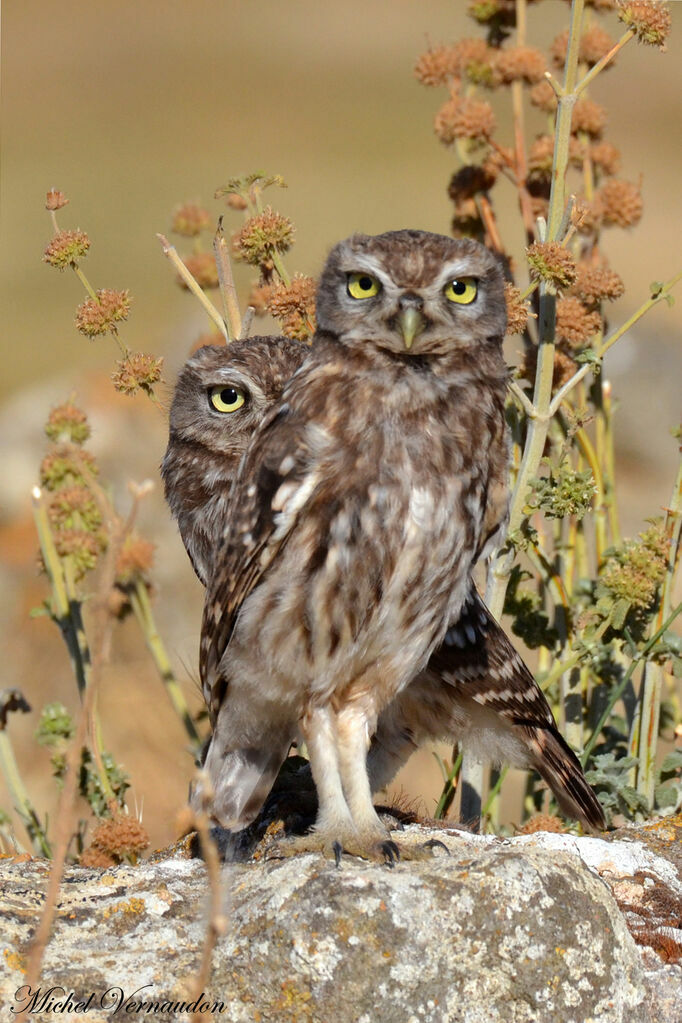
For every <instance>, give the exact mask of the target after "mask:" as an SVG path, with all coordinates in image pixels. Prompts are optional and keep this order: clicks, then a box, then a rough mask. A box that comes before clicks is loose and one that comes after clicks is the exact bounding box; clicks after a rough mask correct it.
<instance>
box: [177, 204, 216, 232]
mask: <svg viewBox="0 0 682 1023" xmlns="http://www.w3.org/2000/svg"><path fill="white" fill-rule="evenodd" d="M210 226H211V215H210V213H209V212H208V210H205V209H204V208H203V206H199V205H198V204H197V203H195V202H186V203H183V205H182V206H177V207H176V208H175V209H174V210H173V219H172V221H171V231H174V232H175V234H181V235H183V236H184V237H185V238H196V236H197V235H199V234H201V232H202V231H205V230H206V229H207V228H208V227H210Z"/></svg>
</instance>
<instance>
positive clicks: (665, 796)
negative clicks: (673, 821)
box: [654, 785, 680, 807]
mask: <svg viewBox="0 0 682 1023" xmlns="http://www.w3.org/2000/svg"><path fill="white" fill-rule="evenodd" d="M654 798H655V801H656V806H658V807H664V806H676V805H677V800H678V799H679V798H680V793H679V789H678V788H677V786H676V785H657V786H656V789H655V791H654Z"/></svg>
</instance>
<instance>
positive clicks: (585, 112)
mask: <svg viewBox="0 0 682 1023" xmlns="http://www.w3.org/2000/svg"><path fill="white" fill-rule="evenodd" d="M605 127H606V108H605V107H603V106H601V105H600V104H599V103H595V102H594V100H592V99H587V97H582V96H581V97H580V99H578V100H577V102H576V104H575V106H574V107H573V119H572V121H571V131H574V132H578V131H584V132H586V133H587V134H588V135H590V136H591V137H592V138H595V139H598V138H599V136H600V135H601V133H602V132H603V130H604V128H605Z"/></svg>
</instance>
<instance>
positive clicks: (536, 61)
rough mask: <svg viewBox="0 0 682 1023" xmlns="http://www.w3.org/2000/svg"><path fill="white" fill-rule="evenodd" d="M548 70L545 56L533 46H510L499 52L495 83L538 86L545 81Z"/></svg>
mask: <svg viewBox="0 0 682 1023" xmlns="http://www.w3.org/2000/svg"><path fill="white" fill-rule="evenodd" d="M546 70H547V63H546V61H545V58H544V56H543V55H542V53H540V51H539V50H536V49H535V48H534V47H532V46H509V47H507V48H506V49H501V50H498V51H497V54H496V57H495V63H494V68H493V71H494V78H495V81H496V82H501V83H502V84H503V85H509V84H510V83H511V82H519V81H521V82H526V83H527V84H528V85H536V84H537V83H538V82H542V81H543V76H544V73H545V71H546ZM550 88H551V86H550Z"/></svg>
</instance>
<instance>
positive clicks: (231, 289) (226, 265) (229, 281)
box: [213, 217, 242, 342]
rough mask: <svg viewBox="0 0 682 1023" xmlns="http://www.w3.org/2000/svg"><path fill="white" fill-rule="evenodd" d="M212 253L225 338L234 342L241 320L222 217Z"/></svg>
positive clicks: (240, 328) (239, 334) (237, 335)
mask: <svg viewBox="0 0 682 1023" xmlns="http://www.w3.org/2000/svg"><path fill="white" fill-rule="evenodd" d="M213 252H214V254H215V262H216V267H217V269H218V281H219V282H220V294H221V296H222V300H223V307H224V310H225V315H224V322H225V326H226V328H227V338H228V342H229V341H234V340H235V338H238V337H241V334H242V318H241V315H240V312H239V302H238V300H237V289H236V288H235V286H234V275H233V273H232V262H231V260H230V253H229V252H228V249H227V242H226V241H225V232H224V231H223V218H222V217H220V219H219V220H218V228H217V230H216V233H215V235H214V238H213Z"/></svg>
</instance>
